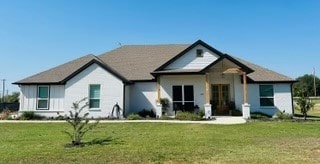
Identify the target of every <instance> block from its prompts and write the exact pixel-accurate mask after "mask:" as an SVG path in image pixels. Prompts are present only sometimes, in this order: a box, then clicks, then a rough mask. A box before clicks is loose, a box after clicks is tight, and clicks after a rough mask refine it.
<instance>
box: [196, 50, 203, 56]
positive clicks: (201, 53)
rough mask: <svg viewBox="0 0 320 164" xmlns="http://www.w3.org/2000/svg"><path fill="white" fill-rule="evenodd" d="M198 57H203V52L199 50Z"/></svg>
mask: <svg viewBox="0 0 320 164" xmlns="http://www.w3.org/2000/svg"><path fill="white" fill-rule="evenodd" d="M197 57H203V50H202V49H197Z"/></svg>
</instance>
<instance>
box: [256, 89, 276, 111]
mask: <svg viewBox="0 0 320 164" xmlns="http://www.w3.org/2000/svg"><path fill="white" fill-rule="evenodd" d="M259 91H260V106H262V107H273V106H274V90H273V85H260V86H259Z"/></svg>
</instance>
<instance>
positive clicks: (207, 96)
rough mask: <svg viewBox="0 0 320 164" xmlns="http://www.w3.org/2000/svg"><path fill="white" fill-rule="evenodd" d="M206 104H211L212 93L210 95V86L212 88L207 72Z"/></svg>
mask: <svg viewBox="0 0 320 164" xmlns="http://www.w3.org/2000/svg"><path fill="white" fill-rule="evenodd" d="M205 76H206V104H210V95H209V88H210V82H209V75H208V74H206V75H205Z"/></svg>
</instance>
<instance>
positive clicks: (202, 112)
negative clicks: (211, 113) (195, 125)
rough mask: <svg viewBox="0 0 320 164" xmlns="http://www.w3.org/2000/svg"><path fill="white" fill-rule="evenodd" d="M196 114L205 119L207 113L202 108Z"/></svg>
mask: <svg viewBox="0 0 320 164" xmlns="http://www.w3.org/2000/svg"><path fill="white" fill-rule="evenodd" d="M196 114H197V115H199V116H200V117H201V118H203V117H204V116H205V114H206V113H205V111H204V109H203V108H201V109H200V110H198V111H197V112H196Z"/></svg>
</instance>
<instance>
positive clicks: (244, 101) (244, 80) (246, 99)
mask: <svg viewBox="0 0 320 164" xmlns="http://www.w3.org/2000/svg"><path fill="white" fill-rule="evenodd" d="M242 78H243V104H247V103H248V93H247V92H248V91H247V73H246V72H243V76H242Z"/></svg>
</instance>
